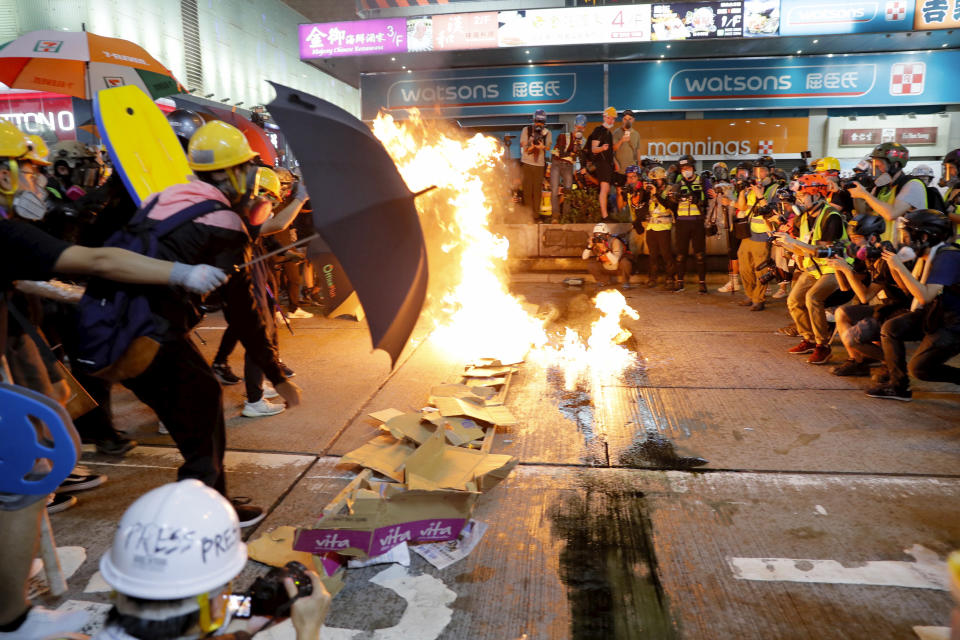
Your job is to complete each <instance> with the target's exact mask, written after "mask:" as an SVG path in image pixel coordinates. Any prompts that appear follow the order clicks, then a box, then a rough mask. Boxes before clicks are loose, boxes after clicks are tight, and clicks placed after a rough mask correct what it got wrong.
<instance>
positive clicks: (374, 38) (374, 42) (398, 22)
mask: <svg viewBox="0 0 960 640" xmlns="http://www.w3.org/2000/svg"><path fill="white" fill-rule="evenodd" d="M406 51H407V20H406V19H405V18H390V19H386V20H354V21H352V22H324V23H319V24H301V25H300V59H301V60H308V59H311V58H333V57H336V56H364V55H372V54H383V53H406Z"/></svg>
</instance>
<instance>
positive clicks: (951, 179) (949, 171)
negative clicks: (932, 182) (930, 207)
mask: <svg viewBox="0 0 960 640" xmlns="http://www.w3.org/2000/svg"><path fill="white" fill-rule="evenodd" d="M940 167H941V169H942V171H941V174H942V175H941V177H940V182H938V183H937V185H938V186H941V187H952V186H953V185H955V184H956V183H957V177H958V176H957V165H955V164H953V163H952V162H944V163H943V164H942V165H940Z"/></svg>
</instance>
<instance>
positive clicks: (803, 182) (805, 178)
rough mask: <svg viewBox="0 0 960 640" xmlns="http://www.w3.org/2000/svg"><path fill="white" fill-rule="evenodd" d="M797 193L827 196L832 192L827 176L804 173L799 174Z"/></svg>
mask: <svg viewBox="0 0 960 640" xmlns="http://www.w3.org/2000/svg"><path fill="white" fill-rule="evenodd" d="M795 190H796V192H797V193H809V194H813V195H819V196H824V197H825V196H826V195H827V194H828V193H830V190H829V187H828V185H827V179H826V177H825V176H823V175H821V174H817V173H804V174H801V175H799V176H797V188H796V189H795Z"/></svg>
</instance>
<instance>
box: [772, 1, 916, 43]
mask: <svg viewBox="0 0 960 640" xmlns="http://www.w3.org/2000/svg"><path fill="white" fill-rule="evenodd" d="M914 8H915V3H914V0H850V1H847V2H824V1H822V0H819V1H818V0H815V1H813V2H811V1H810V0H782V2H781V5H780V12H781V19H780V35H782V36H795V35H815V34H824V35H826V34H836V33H841V34H842V33H871V32H881V31H909V30H910V29H912V28H913V15H914Z"/></svg>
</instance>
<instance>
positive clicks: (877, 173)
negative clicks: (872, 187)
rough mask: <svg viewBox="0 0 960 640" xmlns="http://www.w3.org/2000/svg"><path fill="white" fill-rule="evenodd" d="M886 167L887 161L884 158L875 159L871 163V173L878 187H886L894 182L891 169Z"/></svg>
mask: <svg viewBox="0 0 960 640" xmlns="http://www.w3.org/2000/svg"><path fill="white" fill-rule="evenodd" d="M885 167H886V162H884V161H883V160H873V161H872V162H871V163H870V175H871V176H872V177H873V179H874V181H875V184H876V185H877V186H878V187H885V186H887V185H888V184H890V183H891V182H893V178H892V177H891V176H890V173H889V171H888V170H887V169H886V168H885Z"/></svg>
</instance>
